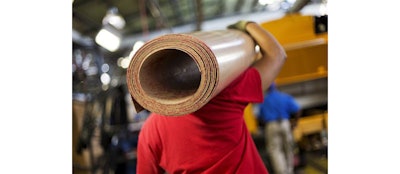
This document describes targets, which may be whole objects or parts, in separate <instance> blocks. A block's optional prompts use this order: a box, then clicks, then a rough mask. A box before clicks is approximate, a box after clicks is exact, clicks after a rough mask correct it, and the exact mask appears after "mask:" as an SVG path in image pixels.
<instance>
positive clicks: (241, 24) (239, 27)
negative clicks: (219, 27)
mask: <svg viewBox="0 0 400 174" xmlns="http://www.w3.org/2000/svg"><path fill="white" fill-rule="evenodd" d="M250 22H252V21H245V20H240V21H238V22H236V23H234V24H231V25H228V27H227V28H229V29H236V30H240V31H243V32H245V33H247V30H246V25H247V24H248V23H250Z"/></svg>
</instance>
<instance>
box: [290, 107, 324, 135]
mask: <svg viewBox="0 0 400 174" xmlns="http://www.w3.org/2000/svg"><path fill="white" fill-rule="evenodd" d="M327 128H328V113H324V114H318V115H312V116H306V117H301V118H299V120H298V122H297V126H296V128H295V129H294V130H293V131H292V132H293V136H294V139H295V140H296V141H299V140H300V139H301V138H302V137H303V136H306V135H309V134H313V133H318V132H321V131H322V130H327Z"/></svg>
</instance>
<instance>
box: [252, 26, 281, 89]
mask: <svg viewBox="0 0 400 174" xmlns="http://www.w3.org/2000/svg"><path fill="white" fill-rule="evenodd" d="M245 29H246V31H247V33H248V34H249V35H250V36H252V38H253V39H254V41H255V42H256V43H257V44H258V45H259V47H260V51H261V56H262V57H261V59H258V61H256V62H255V63H254V64H253V67H254V68H256V69H257V70H258V72H259V73H260V76H261V81H262V89H263V91H266V90H267V89H268V87H269V86H270V85H271V83H272V82H273V81H274V80H275V78H276V77H277V75H278V74H279V72H280V70H281V68H282V65H283V64H284V62H285V60H286V53H285V50H284V49H283V47H282V46H281V45H280V44H279V42H278V41H277V40H276V39H275V37H274V36H273V35H272V34H271V33H269V32H268V31H266V30H265V29H263V28H262V27H261V26H260V25H258V24H257V23H254V22H248V23H247V24H246V25H245Z"/></svg>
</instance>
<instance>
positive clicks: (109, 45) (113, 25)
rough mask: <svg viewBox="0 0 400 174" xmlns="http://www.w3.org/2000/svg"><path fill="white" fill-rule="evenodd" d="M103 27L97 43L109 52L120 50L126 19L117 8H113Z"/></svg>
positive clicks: (98, 34) (105, 18)
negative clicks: (122, 30)
mask: <svg viewBox="0 0 400 174" xmlns="http://www.w3.org/2000/svg"><path fill="white" fill-rule="evenodd" d="M102 22H103V27H102V29H101V30H100V31H99V32H98V33H97V35H96V38H95V41H96V43H97V44H99V45H100V46H102V47H104V48H105V49H107V50H108V51H111V52H114V51H116V50H118V48H119V45H120V43H121V31H120V30H121V29H123V28H124V27H125V20H124V18H123V17H122V16H121V15H120V14H119V13H118V9H117V8H116V7H111V8H110V9H109V10H108V11H107V14H106V15H105V16H104V18H103V21H102Z"/></svg>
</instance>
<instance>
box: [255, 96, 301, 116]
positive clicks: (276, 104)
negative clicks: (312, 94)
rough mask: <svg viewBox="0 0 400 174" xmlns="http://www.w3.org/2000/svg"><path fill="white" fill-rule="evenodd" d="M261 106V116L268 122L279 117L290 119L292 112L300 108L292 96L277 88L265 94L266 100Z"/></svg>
mask: <svg viewBox="0 0 400 174" xmlns="http://www.w3.org/2000/svg"><path fill="white" fill-rule="evenodd" d="M259 107H260V111H259V112H260V113H259V114H260V117H261V118H262V119H263V120H264V121H267V122H268V121H275V120H278V119H279V118H281V119H289V118H290V114H294V113H296V112H297V111H299V110H300V106H299V105H298V103H297V102H296V100H294V98H293V97H292V96H290V95H288V94H286V93H283V92H280V91H278V90H276V89H273V90H271V91H270V92H269V93H267V94H266V95H265V97H264V102H263V103H262V104H260V105H259Z"/></svg>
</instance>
